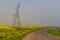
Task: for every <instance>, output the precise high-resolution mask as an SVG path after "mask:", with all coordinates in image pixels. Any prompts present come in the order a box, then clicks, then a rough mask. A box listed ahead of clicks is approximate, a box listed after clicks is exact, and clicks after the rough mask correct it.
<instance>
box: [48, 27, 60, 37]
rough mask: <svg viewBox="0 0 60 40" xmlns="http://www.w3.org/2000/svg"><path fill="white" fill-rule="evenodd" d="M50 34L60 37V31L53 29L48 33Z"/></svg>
mask: <svg viewBox="0 0 60 40" xmlns="http://www.w3.org/2000/svg"><path fill="white" fill-rule="evenodd" d="M47 32H48V33H49V34H52V35H55V36H58V37H60V29H56V28H52V29H48V31H47Z"/></svg>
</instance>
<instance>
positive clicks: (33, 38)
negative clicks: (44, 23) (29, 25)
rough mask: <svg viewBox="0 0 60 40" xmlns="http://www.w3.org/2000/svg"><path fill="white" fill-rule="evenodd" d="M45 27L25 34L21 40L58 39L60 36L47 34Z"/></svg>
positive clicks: (59, 39)
mask: <svg viewBox="0 0 60 40" xmlns="http://www.w3.org/2000/svg"><path fill="white" fill-rule="evenodd" d="M46 31H47V30H46V29H42V30H39V31H37V32H33V33H31V34H29V35H27V36H26V37H25V38H23V40H60V38H57V37H54V36H51V35H48V34H47V32H46Z"/></svg>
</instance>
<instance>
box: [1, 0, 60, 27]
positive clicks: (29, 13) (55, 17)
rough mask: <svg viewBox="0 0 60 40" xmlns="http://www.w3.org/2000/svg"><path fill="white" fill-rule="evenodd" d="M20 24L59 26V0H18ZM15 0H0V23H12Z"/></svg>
mask: <svg viewBox="0 0 60 40" xmlns="http://www.w3.org/2000/svg"><path fill="white" fill-rule="evenodd" d="M19 2H20V4H21V6H20V22H21V25H45V26H60V0H20V1H19ZM17 3H18V1H17V0H0V25H12V24H13V14H14V13H15V8H16V6H17Z"/></svg>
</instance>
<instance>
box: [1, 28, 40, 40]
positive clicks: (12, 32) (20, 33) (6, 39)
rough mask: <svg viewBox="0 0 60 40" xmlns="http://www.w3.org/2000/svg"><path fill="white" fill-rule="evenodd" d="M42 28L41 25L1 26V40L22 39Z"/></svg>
mask: <svg viewBox="0 0 60 40" xmlns="http://www.w3.org/2000/svg"><path fill="white" fill-rule="evenodd" d="M40 29H41V27H21V28H19V27H16V28H15V27H2V28H1V27H0V40H22V38H23V37H25V36H26V35H27V34H29V33H31V32H34V31H37V30H40Z"/></svg>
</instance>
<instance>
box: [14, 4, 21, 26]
mask: <svg viewBox="0 0 60 40" xmlns="http://www.w3.org/2000/svg"><path fill="white" fill-rule="evenodd" d="M19 8H20V3H18V5H17V7H16V12H15V14H13V26H20V14H19V12H20V10H19Z"/></svg>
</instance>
